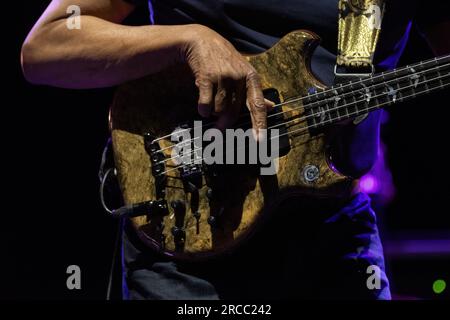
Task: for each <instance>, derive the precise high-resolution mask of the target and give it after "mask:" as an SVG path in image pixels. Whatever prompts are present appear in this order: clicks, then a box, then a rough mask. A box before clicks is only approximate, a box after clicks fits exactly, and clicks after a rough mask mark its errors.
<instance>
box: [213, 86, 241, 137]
mask: <svg viewBox="0 0 450 320" xmlns="http://www.w3.org/2000/svg"><path fill="white" fill-rule="evenodd" d="M233 89H234V91H233V93H232V95H231V96H232V97H231V99H229V100H228V103H229V105H228V106H227V108H226V109H225V111H224V112H223V113H222V114H221V115H220V117H219V119H218V120H217V123H216V126H217V128H218V129H220V130H224V129H226V128H230V127H232V126H233V125H234V124H236V122H237V120H238V118H239V114H240V111H241V107H242V106H243V105H244V103H245V96H246V90H245V80H243V81H236V82H235V83H234V86H233Z"/></svg>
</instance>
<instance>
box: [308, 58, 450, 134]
mask: <svg viewBox="0 0 450 320" xmlns="http://www.w3.org/2000/svg"><path fill="white" fill-rule="evenodd" d="M449 62H450V55H449V56H445V57H444V58H434V59H430V60H428V61H422V62H420V63H417V64H413V65H408V66H406V67H403V68H399V69H396V70H392V71H387V72H382V73H378V74H375V75H374V76H372V77H369V78H366V79H358V80H355V79H354V80H353V81H348V82H345V83H340V84H338V85H336V86H334V87H332V88H330V89H327V90H320V91H319V92H318V93H317V94H316V95H315V96H314V97H312V98H311V97H309V98H308V99H309V100H310V102H314V103H312V104H311V106H310V107H309V108H308V110H307V114H309V115H310V118H311V120H310V123H309V124H310V125H312V127H314V128H318V127H322V126H325V125H327V124H330V123H334V122H338V121H341V120H343V119H349V118H357V117H358V116H360V115H362V114H366V113H369V112H370V111H372V110H374V109H378V108H381V107H384V106H388V105H391V104H393V103H396V102H403V101H405V100H410V99H412V98H414V97H416V96H419V95H424V94H427V93H429V92H434V91H437V90H438V89H441V88H448V87H449V86H450V83H449V81H450V79H449V68H450V67H449V66H448V65H447V64H448V63H449ZM308 95H309V94H308ZM313 115H314V116H313Z"/></svg>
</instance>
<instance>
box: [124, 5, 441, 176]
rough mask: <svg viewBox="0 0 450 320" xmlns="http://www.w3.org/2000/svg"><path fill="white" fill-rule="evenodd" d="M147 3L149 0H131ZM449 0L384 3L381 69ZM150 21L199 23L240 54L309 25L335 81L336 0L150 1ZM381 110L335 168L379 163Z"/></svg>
mask: <svg viewBox="0 0 450 320" xmlns="http://www.w3.org/2000/svg"><path fill="white" fill-rule="evenodd" d="M127 1H130V2H134V3H135V4H141V5H142V4H146V3H147V1H148V0H127ZM445 3H446V1H438V0H435V1H432V0H430V1H420V0H411V1H399V0H391V1H390V0H388V1H386V11H385V15H384V19H383V25H382V31H381V34H380V39H379V43H378V46H377V50H376V53H375V57H374V62H375V64H376V69H377V72H380V71H384V70H389V69H393V68H395V67H396V66H397V63H398V61H399V58H400V56H401V54H402V52H403V49H404V47H405V44H406V41H407V39H408V35H409V31H410V29H411V26H412V21H413V20H415V21H416V22H417V23H418V24H419V25H420V24H427V23H429V22H430V21H438V20H439V19H443V18H445V17H446V16H448V9H446V5H445ZM148 5H149V9H150V21H151V23H153V24H159V25H177V24H191V23H199V24H203V25H207V26H208V27H210V28H212V29H214V30H216V31H217V32H219V33H220V34H221V35H222V36H224V37H225V38H227V39H228V40H230V41H231V42H232V43H233V45H234V46H235V47H236V48H237V49H238V50H239V51H241V52H247V53H258V52H261V51H264V50H266V49H268V48H270V47H271V46H273V45H274V44H275V43H276V42H277V41H278V40H279V39H280V38H281V37H283V36H284V35H286V34H287V33H289V32H291V31H293V30H297V29H306V30H310V31H313V32H315V33H316V34H318V35H319V36H320V37H321V39H322V43H321V45H320V46H319V47H318V48H317V49H316V50H315V52H314V54H313V57H312V71H313V73H314V74H315V75H316V76H317V77H318V78H319V79H320V80H321V81H322V82H323V83H325V84H326V85H331V84H333V82H334V72H333V69H334V65H335V62H336V51H337V34H338V0H208V1H205V0H150V1H148ZM379 119H380V112H379V111H376V112H373V113H372V114H371V115H369V117H368V118H367V119H366V120H365V121H363V122H362V123H361V124H359V125H358V126H356V127H347V128H345V129H343V132H342V134H340V135H336V137H337V138H336V143H334V144H332V146H333V147H332V150H333V151H332V153H333V154H332V156H333V159H334V161H335V166H336V168H337V169H338V170H339V171H341V172H342V173H344V174H347V175H350V176H354V177H359V176H361V175H363V174H364V173H366V172H367V171H368V170H369V169H370V168H371V167H372V165H373V164H374V163H375V160H376V158H377V154H378V144H379V141H378V140H379Z"/></svg>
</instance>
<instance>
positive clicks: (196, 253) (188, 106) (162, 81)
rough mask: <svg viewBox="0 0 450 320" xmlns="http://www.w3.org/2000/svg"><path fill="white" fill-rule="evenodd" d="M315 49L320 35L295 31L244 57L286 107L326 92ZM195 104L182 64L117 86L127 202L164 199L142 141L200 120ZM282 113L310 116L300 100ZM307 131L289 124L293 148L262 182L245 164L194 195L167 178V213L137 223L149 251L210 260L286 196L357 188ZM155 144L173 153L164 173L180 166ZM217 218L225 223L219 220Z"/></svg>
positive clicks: (118, 145) (116, 143) (117, 136)
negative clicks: (315, 91) (314, 65)
mask: <svg viewBox="0 0 450 320" xmlns="http://www.w3.org/2000/svg"><path fill="white" fill-rule="evenodd" d="M318 42H319V39H318V37H317V36H315V35H314V34H312V33H310V32H306V31H296V32H292V33H290V34H288V35H287V36H285V37H284V38H283V39H282V40H281V41H280V42H279V43H278V44H277V45H275V46H274V47H273V48H271V49H270V50H268V51H266V52H264V53H262V54H259V55H253V56H246V58H247V59H248V60H249V61H250V63H251V64H252V65H253V66H254V68H255V69H256V70H257V72H258V73H259V75H260V78H261V81H262V86H263V88H264V89H276V90H277V92H278V96H279V99H280V101H281V102H285V101H289V99H293V98H295V97H298V96H304V95H306V94H307V92H308V90H310V89H311V88H324V85H323V84H321V83H320V82H319V81H318V80H317V79H316V78H315V77H314V76H313V75H312V74H311V72H310V65H309V63H310V56H311V52H312V51H313V50H314V48H315V47H316V46H317V44H318ZM197 98H198V93H197V89H196V87H195V86H194V79H193V77H192V75H191V73H190V72H189V70H188V69H187V68H186V67H183V66H175V67H173V68H170V69H169V70H165V71H164V72H161V73H158V74H154V75H150V76H148V77H145V78H142V79H139V80H136V81H132V82H129V83H127V84H124V85H122V86H121V87H119V88H118V90H117V93H116V96H115V99H114V101H113V104H112V107H111V113H110V124H111V131H112V141H113V149H114V156H115V163H116V168H117V172H118V178H119V183H120V186H121V190H122V194H123V198H124V201H125V203H126V204H135V203H141V202H144V201H149V200H156V199H157V198H158V192H157V190H156V187H155V185H156V181H155V177H154V175H153V174H152V170H151V168H152V163H151V160H150V157H149V154H148V152H147V151H146V148H145V145H144V134H147V133H150V134H151V135H152V136H154V137H155V138H158V137H162V136H166V135H170V134H171V133H172V132H173V131H174V129H175V128H177V127H179V126H180V124H182V123H186V122H187V121H190V120H192V119H194V118H198V115H197ZM282 110H283V111H288V110H293V111H292V112H291V113H290V115H292V114H302V113H303V112H304V110H303V108H302V105H301V100H300V101H297V102H295V103H291V104H287V105H284V106H282ZM286 118H288V116H287V115H286ZM302 126H305V127H306V126H307V123H305V122H301V121H299V122H297V123H296V122H295V121H294V122H293V123H290V125H289V126H287V127H286V129H287V131H288V132H291V133H292V134H290V135H289V145H290V146H289V147H290V148H289V151H288V152H287V153H286V154H284V155H282V156H280V158H279V163H278V166H279V170H278V172H277V174H276V175H260V174H259V170H253V169H252V168H249V167H246V166H245V165H241V166H239V165H234V166H224V167H223V168H222V169H220V170H219V171H218V172H216V173H215V174H212V175H213V177H209V178H208V175H207V174H205V175H202V177H201V185H200V186H199V187H198V190H197V191H196V193H192V192H191V191H189V190H186V185H185V183H183V180H182V179H181V178H180V175H179V172H178V170H176V169H175V170H172V171H171V172H169V173H167V174H166V176H167V183H166V185H165V188H164V189H165V190H164V199H165V200H167V203H168V206H167V210H168V212H167V214H165V215H161V216H154V215H150V214H149V215H143V216H138V217H134V218H131V220H132V224H133V226H134V227H135V229H136V232H137V234H138V235H139V238H140V239H141V240H142V242H143V243H144V244H146V245H147V246H149V247H151V248H154V249H156V250H157V251H159V252H162V253H164V254H166V255H169V256H171V257H174V258H178V259H201V258H206V257H212V256H215V255H219V254H222V253H224V252H227V251H230V250H232V249H233V248H235V247H236V246H237V245H238V244H239V243H241V242H242V241H245V239H246V238H247V237H248V236H250V235H251V234H252V232H254V231H255V230H257V228H258V225H259V224H260V223H262V222H263V221H264V220H265V217H267V215H268V214H272V213H274V211H276V207H277V204H278V203H279V202H280V201H283V200H284V199H286V198H289V197H297V196H308V197H311V196H313V197H317V198H323V197H325V198H330V197H331V198H338V197H346V196H348V195H349V194H350V192H351V188H352V184H353V181H352V180H351V179H349V178H347V177H344V176H342V175H340V174H339V173H337V172H336V171H335V170H333V169H332V167H331V166H330V163H329V161H328V156H327V137H326V135H325V134H321V133H319V134H317V133H316V134H312V133H310V132H308V131H307V129H305V130H306V132H304V133H303V134H296V133H295V132H298V129H299V128H301V127H302ZM294 130H295V131H294ZM158 144H159V146H160V148H161V149H162V150H164V149H165V148H167V149H165V150H164V151H163V153H164V156H165V158H166V159H169V161H167V162H166V163H165V164H166V168H165V169H166V170H168V169H170V168H172V167H175V166H176V164H174V163H172V161H171V160H170V158H171V157H172V154H171V149H170V148H168V147H170V146H171V145H172V144H173V143H172V142H171V141H170V138H167V139H162V140H159V142H158ZM298 214H302V213H301V212H299V213H298ZM304 214H308V213H304ZM211 216H213V217H214V218H217V219H216V220H220V221H213V222H214V223H212V221H211V218H210V217H211ZM288 223H289V222H288V221H287V224H288ZM180 232H182V235H181V236H180Z"/></svg>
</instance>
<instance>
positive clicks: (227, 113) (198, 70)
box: [182, 25, 273, 134]
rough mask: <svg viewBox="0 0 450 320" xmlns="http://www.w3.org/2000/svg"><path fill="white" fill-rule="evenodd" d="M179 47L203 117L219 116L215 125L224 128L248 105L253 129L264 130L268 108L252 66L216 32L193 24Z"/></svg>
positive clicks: (271, 104)
mask: <svg viewBox="0 0 450 320" xmlns="http://www.w3.org/2000/svg"><path fill="white" fill-rule="evenodd" d="M190 27H191V28H192V32H191V37H189V39H188V41H187V43H186V44H185V47H184V48H183V50H182V54H183V55H184V59H185V61H186V62H187V63H188V64H189V66H190V68H191V70H192V72H193V74H194V76H195V84H196V86H197V87H198V89H199V100H198V112H199V113H200V115H201V116H203V117H209V116H210V115H211V114H216V115H217V116H218V121H217V124H216V125H217V128H219V129H222V130H223V129H225V128H227V127H230V126H231V125H232V124H234V123H235V122H236V121H237V118H238V116H239V112H240V108H241V106H243V105H244V103H245V104H246V105H247V107H248V108H249V111H250V115H251V119H252V125H253V129H255V130H256V134H258V132H259V130H260V129H266V128H267V123H266V115H267V108H270V107H272V106H273V103H271V102H270V101H268V100H265V99H264V96H263V92H262V88H261V83H260V79H259V76H258V74H257V72H256V71H255V69H254V68H253V67H252V65H251V64H250V63H249V62H248V61H247V60H246V59H245V58H244V57H243V56H242V55H241V54H240V53H239V52H238V51H237V50H236V49H235V48H234V47H233V45H232V44H231V43H230V42H228V41H227V40H226V39H225V38H223V37H222V36H220V35H219V34H218V33H216V32H215V31H213V30H211V29H209V28H207V27H204V26H201V25H192V26H190Z"/></svg>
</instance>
